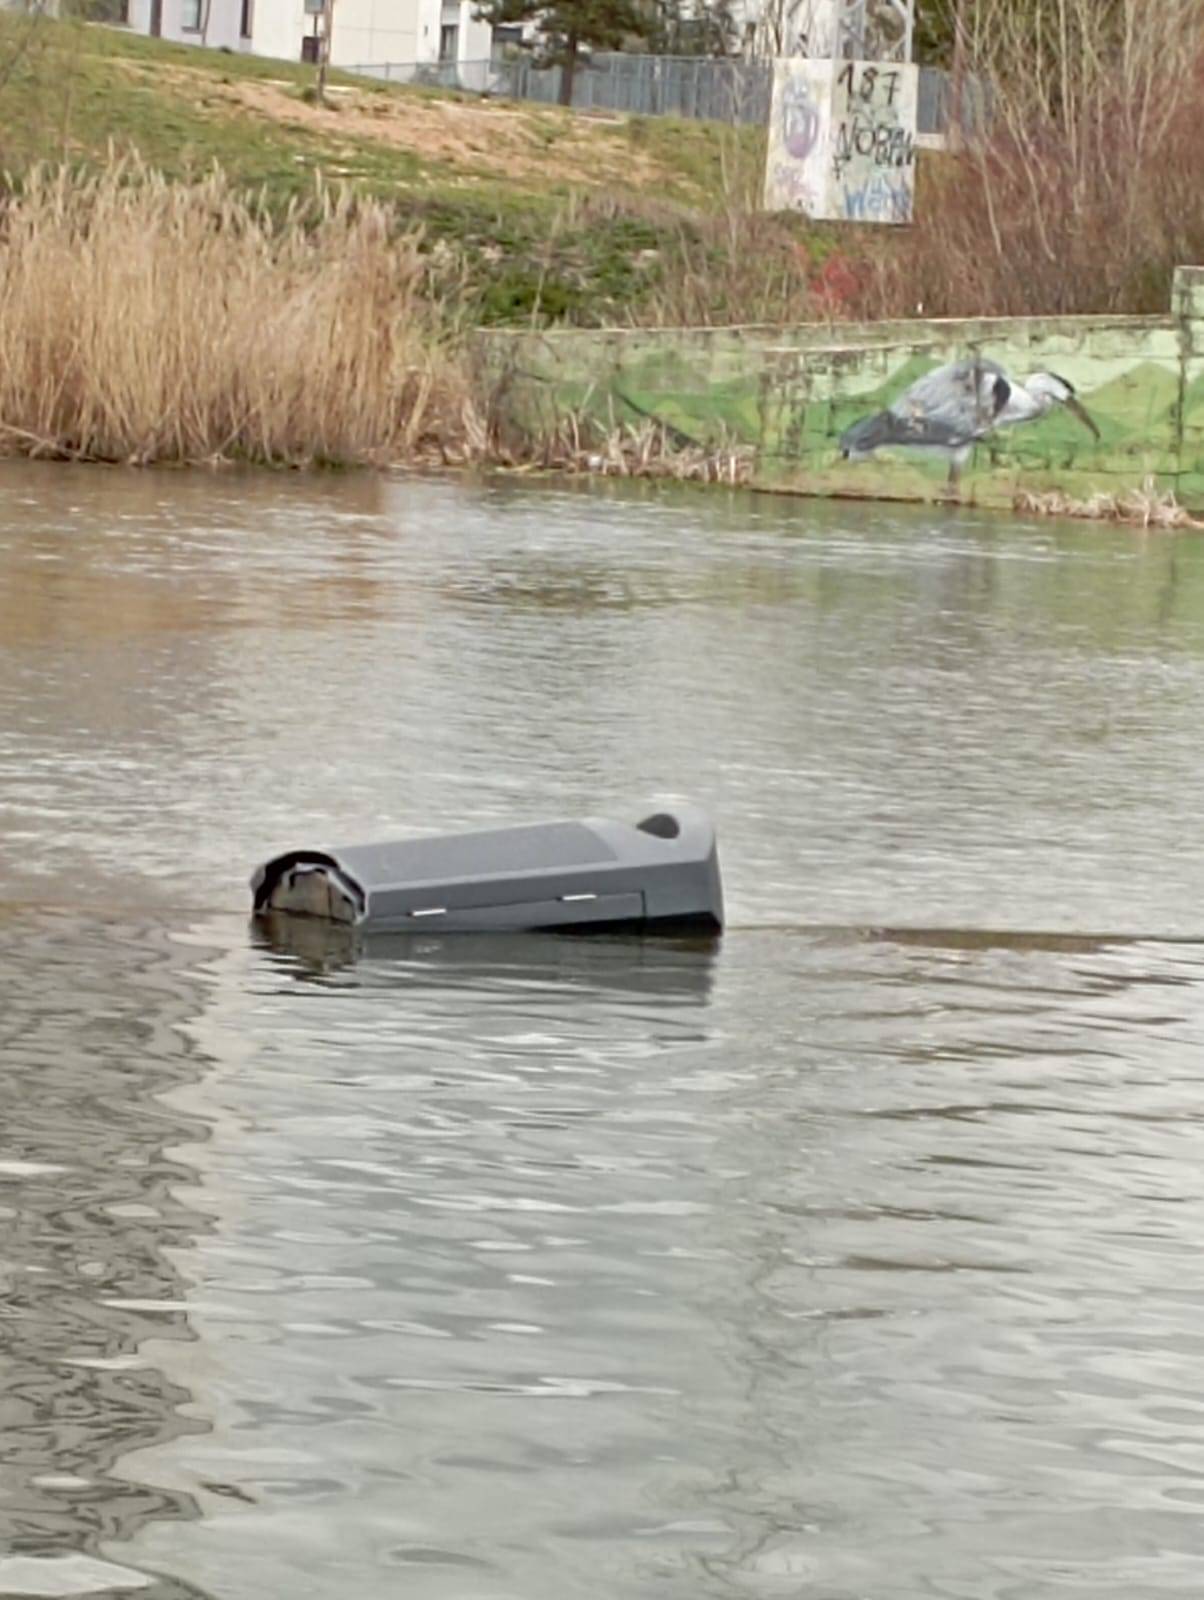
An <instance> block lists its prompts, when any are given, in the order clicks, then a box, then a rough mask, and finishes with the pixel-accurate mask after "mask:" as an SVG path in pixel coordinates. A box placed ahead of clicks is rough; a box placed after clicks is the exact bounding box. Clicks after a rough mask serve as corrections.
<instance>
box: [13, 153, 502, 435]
mask: <svg viewBox="0 0 1204 1600" xmlns="http://www.w3.org/2000/svg"><path fill="white" fill-rule="evenodd" d="M423 270H424V269H423V262H422V257H421V255H420V252H419V248H418V241H417V239H416V238H415V237H413V236H407V237H400V238H399V237H395V236H394V235H393V234H392V233H391V230H390V226H389V217H388V213H387V212H386V210H385V208H383V207H382V206H380V205H377V204H376V203H374V202H372V201H365V200H362V199H359V200H353V199H352V198H350V197H348V196H346V195H334V194H330V193H322V192H316V193H315V196H314V198H313V200H312V202H311V203H309V204H308V205H307V206H303V207H294V208H293V210H292V211H291V212H290V213H289V214H288V215H287V216H286V217H285V218H284V220H283V222H281V221H280V219H279V218H277V220H276V221H275V222H273V221H272V220H271V219H269V217H268V216H267V214H266V211H265V210H264V209H263V208H262V207H260V206H258V205H257V204H256V203H255V202H254V201H253V200H248V199H246V198H244V197H242V196H240V195H238V194H237V193H236V192H235V191H234V190H233V189H232V187H231V186H230V184H229V183H228V182H227V181H226V179H225V178H224V177H223V176H222V175H221V174H220V173H216V172H215V173H214V174H213V175H211V176H209V177H207V178H205V179H203V180H202V181H198V182H194V183H190V184H178V185H173V184H170V183H168V182H167V181H166V180H164V179H163V178H161V177H158V176H156V175H155V174H153V173H151V172H149V171H147V170H146V169H145V168H143V167H141V166H139V165H137V164H131V163H125V164H118V165H115V166H110V167H109V168H108V169H106V170H105V171H104V172H102V173H100V174H99V175H96V176H84V175H81V174H78V173H74V172H72V171H70V170H68V169H65V168H60V169H57V170H51V169H42V170H39V171H35V172H34V173H33V174H32V175H31V176H30V177H29V178H28V179H27V180H26V181H25V182H24V183H23V184H22V185H21V187H20V188H19V189H18V190H14V191H13V192H12V193H11V194H10V195H9V196H8V198H7V200H6V203H5V205H4V208H3V211H2V212H0V451H5V452H8V453H20V454H27V455H35V456H50V457H59V458H70V459H82V460H95V461H118V462H130V463H138V464H142V463H149V462H156V461H157V462H202V461H209V462H216V461H222V460H229V459H236V460H248V461H257V462H266V463H272V464H277V465H280V464H287V465H290V466H296V465H303V464H308V463H315V462H327V463H357V462H363V463H368V462H372V463H382V462H393V461H406V460H411V461H412V460H415V459H423V458H426V457H429V456H430V455H432V454H436V453H437V454H440V455H442V456H444V457H447V456H448V455H453V456H460V457H463V456H466V455H472V454H475V453H479V451H480V449H481V448H482V446H483V442H484V441H483V434H482V430H481V428H480V426H479V424H478V423H477V421H476V416H475V412H474V409H473V407H472V404H471V401H470V396H469V391H468V388H467V385H466V380H465V376H464V373H463V370H462V367H461V364H460V361H459V358H458V356H457V354H456V352H455V350H454V348H453V347H452V345H451V344H450V342H449V339H448V337H447V335H446V334H445V332H444V329H443V326H442V325H441V321H440V318H439V314H438V308H437V307H434V306H432V305H431V304H430V303H429V302H428V301H427V300H426V299H424V297H423Z"/></svg>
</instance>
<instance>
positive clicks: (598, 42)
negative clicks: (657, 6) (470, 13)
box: [477, 0, 660, 106]
mask: <svg viewBox="0 0 1204 1600" xmlns="http://www.w3.org/2000/svg"><path fill="white" fill-rule="evenodd" d="M477 16H478V17H480V19H481V20H482V21H483V22H489V23H492V24H493V26H494V27H497V25H498V24H499V23H515V22H534V23H535V24H536V25H537V27H538V28H539V44H538V56H537V60H538V61H539V63H540V65H541V66H549V67H560V68H561V75H560V103H561V105H562V106H568V105H572V103H573V75H574V73H575V72H576V70H577V66H578V62H579V59H580V54H581V52H582V51H583V50H619V49H622V47H623V45H624V44H626V43H627V41H628V40H629V39H647V38H649V37H650V35H652V34H653V33H655V32H656V30H657V28H658V27H659V25H660V18H659V17H658V16H657V15H656V13H655V11H654V10H653V9H652V8H651V7H648V6H646V5H644V4H641V0H483V3H481V4H479V5H478V6H477Z"/></svg>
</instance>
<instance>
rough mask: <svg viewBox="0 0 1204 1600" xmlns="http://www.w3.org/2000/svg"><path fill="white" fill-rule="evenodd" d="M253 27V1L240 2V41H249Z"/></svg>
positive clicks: (243, 0) (244, 0)
mask: <svg viewBox="0 0 1204 1600" xmlns="http://www.w3.org/2000/svg"><path fill="white" fill-rule="evenodd" d="M254 25H255V0H242V13H241V16H240V18H239V23H238V36H239V38H240V39H249V38H250V37H251V29H252V28H253V27H254Z"/></svg>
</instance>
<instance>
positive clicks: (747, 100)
mask: <svg viewBox="0 0 1204 1600" xmlns="http://www.w3.org/2000/svg"><path fill="white" fill-rule="evenodd" d="M343 70H344V71H347V72H356V73H361V74H363V75H364V76H365V77H369V78H383V79H385V81H386V82H388V83H408V84H419V85H426V86H428V87H430V88H439V89H463V90H466V91H468V92H469V93H470V94H489V95H497V96H499V97H500V98H501V99H505V100H534V101H536V102H538V103H540V104H543V105H556V104H558V103H559V100H560V91H561V84H562V76H561V72H562V69H561V68H560V67H538V66H536V65H535V63H534V61H533V60H532V59H531V57H530V56H527V55H523V56H519V57H518V58H516V59H515V60H512V61H502V60H498V61H439V62H415V61H408V62H395V61H391V62H382V63H379V64H377V65H375V66H363V67H346V68H344V69H343ZM772 81H773V63H772V62H771V61H767V60H764V59H759V60H741V59H737V58H734V57H731V58H728V57H715V56H648V55H627V54H625V53H621V52H617V51H615V52H602V51H595V52H594V53H593V54H591V55H590V56H589V57H583V58H582V60H581V62H580V64H579V65H578V67H577V70H576V71H575V72H574V74H573V100H572V103H573V107H574V109H576V110H578V111H620V112H628V113H630V114H632V115H634V116H641V117H703V118H707V119H708V120H710V121H713V122H748V123H765V122H767V121H768V120H769V97H770V91H771V86H772ZM967 88H969V85H967ZM952 99H953V96H952V86H951V83H950V80H949V75H948V73H946V72H942V71H940V70H939V69H938V68H936V67H921V68H920V83H919V105H918V108H917V131H918V132H919V133H921V134H940V133H944V132H946V131H947V129H948V127H949V123H950V120H951V109H952ZM972 100H973V101H975V103H976V102H977V97H976V96H971V95H969V94H966V95H965V96H964V102H963V104H964V105H965V106H967V107H968V106H969V105H970V104H971V101H972Z"/></svg>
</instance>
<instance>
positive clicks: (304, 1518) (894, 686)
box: [0, 466, 1204, 1600]
mask: <svg viewBox="0 0 1204 1600" xmlns="http://www.w3.org/2000/svg"><path fill="white" fill-rule="evenodd" d="M0 489H2V490H3V497H2V499H0V840H2V849H0V995H2V997H3V1001H4V1003H3V1005H2V1006H0V1063H2V1066H3V1071H2V1072H0V1595H3V1596H9V1595H18V1594H32V1593H38V1594H51V1593H54V1594H74V1595H82V1594H85V1593H87V1594H93V1593H97V1592H109V1591H113V1590H123V1589H126V1590H134V1591H135V1592H139V1593H141V1594H143V1595H145V1596H146V1597H147V1600H182V1597H199V1596H208V1597H213V1600H262V1597H265V1596H272V1597H275V1596H288V1597H289V1600H311V1597H312V1600H345V1597H346V1596H348V1595H354V1596H356V1597H357V1600H383V1597H386V1596H388V1597H392V1596H395V1595H399V1594H405V1595H411V1596H415V1597H417V1600H640V1597H645V1596H646V1597H649V1600H651V1597H653V1596H656V1597H660V1596H666V1597H672V1600H679V1597H680V1600H698V1597H716V1600H720V1597H728V1596H730V1597H752V1596H758V1597H759V1596H765V1597H775V1600H776V1597H779V1596H781V1597H785V1596H789V1597H794V1596H799V1595H806V1596H807V1597H808V1600H862V1597H865V1600H920V1597H923V1600H936V1597H941V1600H946V1597H947V1600H1061V1597H1063V1596H1072V1595H1081V1596H1084V1597H1090V1600H1100V1597H1103V1596H1115V1597H1117V1600H1122V1597H1123V1600H1141V1597H1146V1596H1150V1597H1162V1596H1166V1595H1197V1594H1199V1593H1201V1592H1202V1591H1204V1400H1202V1398H1201V1390H1200V1377H1199V1374H1200V1371H1201V1360H1202V1357H1204V1333H1202V1332H1201V1324H1202V1320H1204V1319H1202V1313H1204V1267H1201V1264H1200V1241H1201V1239H1204V1160H1202V1159H1201V1157H1202V1149H1204V1147H1201V1145H1200V1139H1201V1137H1204V1134H1202V1131H1201V1130H1202V1121H1204V1070H1202V1066H1204V943H1197V942H1195V941H1196V940H1197V939H1198V938H1204V852H1202V851H1201V849H1200V848H1199V842H1200V840H1201V839H1204V785H1202V783H1201V778H1202V777H1204V755H1202V738H1201V729H1202V728H1204V543H1202V542H1201V541H1199V540H1197V539H1194V538H1192V537H1190V536H1178V537H1167V536H1165V535H1161V536H1150V537H1143V536H1141V535H1139V534H1135V533H1132V532H1128V531H1116V530H1107V529H1098V528H1083V529H1078V528H1069V529H1066V528H1061V527H1055V526H1045V525H1043V526H1040V527H1032V526H1025V525H1023V524H1011V523H1007V522H993V521H988V520H985V519H982V520H975V519H973V518H970V517H967V516H959V515H952V514H950V515H946V514H941V515H936V516H934V515H932V514H914V513H900V512H897V511H894V510H891V509H887V508H851V507H847V506H820V505H807V504H801V503H793V504H792V503H787V502H777V501H774V500H771V499H746V498H733V499H728V498H726V497H724V496H723V495H718V494H716V495H702V494H681V493H679V492H676V491H657V492H641V491H628V492H626V493H616V494H612V495H606V494H599V493H594V492H586V491H582V492H563V491H557V490H552V489H538V488H526V487H515V486H502V487H496V486H495V487H481V488H475V487H471V486H464V485H454V484H446V483H429V482H425V483H424V482H418V483H391V484H389V483H381V482H377V481H375V480H369V479H357V478H343V479H338V478H332V479H329V480H325V481H314V480H304V479H299V478H285V477H278V478H250V477H248V478H231V477H207V476H203V475H200V474H194V475H156V474H144V475H127V474H121V473H112V474H110V473H105V472H101V471H95V472H84V471H81V472H79V473H76V472H73V471H69V470H64V469H57V468H44V469H30V468H15V467H11V466H9V467H5V468H4V469H3V474H2V476H0ZM652 794H670V795H672V794H679V795H689V796H691V797H693V798H695V799H697V800H699V801H701V802H702V803H704V804H705V805H707V806H708V807H709V808H710V809H711V810H712V811H713V812H714V814H715V815H716V818H717V820H718V823H719V826H720V837H721V848H722V853H723V862H724V867H725V873H726V886H727V891H728V902H729V911H730V914H731V919H732V927H731V930H730V931H729V933H728V935H727V936H726V937H725V939H724V940H723V942H722V943H721V945H719V946H718V947H717V948H715V949H708V948H705V947H697V946H692V945H688V944H681V943H673V942H655V941H645V942H639V941H629V942H623V941H614V940H612V941H600V942H597V943H590V942H581V941H561V940H556V939H551V938H518V939H510V938H499V939H475V938H462V939H459V940H454V939H445V940H444V941H442V942H440V941H438V940H435V939H430V940H423V941H421V942H415V943H411V944H409V945H406V944H404V943H401V944H396V943H395V944H392V945H384V946H379V947H373V948H372V949H371V950H370V951H368V952H366V953H360V954H359V955H358V957H357V955H356V953H355V952H354V951H351V950H349V949H347V948H345V947H343V946H340V945H339V944H338V943H337V942H333V943H326V942H323V941H322V940H320V939H318V938H316V937H314V938H311V939H310V940H308V941H306V942H304V943H302V944H299V945H297V947H295V948H293V949H291V950H286V949H280V948H276V949H272V948H268V947H266V946H265V945H264V944H263V943H262V942H260V941H259V940H258V939H257V938H256V937H255V936H254V935H253V934H252V933H251V931H250V929H249V927H248V924H247V919H246V906H247V897H246V890H245V879H246V875H247V873H248V872H249V870H250V868H251V867H252V866H253V865H254V864H255V862H256V861H257V860H259V859H261V858H262V857H264V856H265V855H267V854H268V853H269V852H271V851H273V850H275V849H276V848H278V847H281V846H284V845H287V844H290V843H293V842H302V843H305V842H310V841H311V840H314V839H319V838H328V837H330V836H332V835H333V836H335V837H337V838H348V839H355V838H361V837H370V836H378V835H381V834H387V833H389V832H392V831H404V830H409V829H424V828H429V827H432V826H453V825H472V824H476V823H480V822H488V821H495V820H509V819H511V818H520V817H539V816H545V815H559V814H572V813H576V812H581V811H590V810H598V809H605V808H607V807H611V806H620V807H623V808H624V809H625V808H626V806H627V804H628V803H630V802H631V801H632V800H633V799H634V800H636V801H638V800H640V799H643V798H644V797H645V796H648V795H652ZM887 930H893V931H887Z"/></svg>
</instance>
